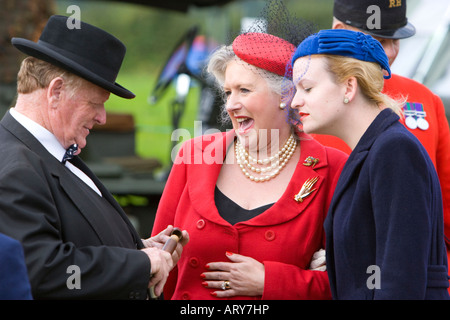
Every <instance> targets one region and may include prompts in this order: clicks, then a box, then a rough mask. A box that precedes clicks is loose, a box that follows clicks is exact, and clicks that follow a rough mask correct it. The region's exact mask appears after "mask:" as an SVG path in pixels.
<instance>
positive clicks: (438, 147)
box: [313, 0, 450, 292]
mask: <svg viewBox="0 0 450 320" xmlns="http://www.w3.org/2000/svg"><path fill="white" fill-rule="evenodd" d="M373 6H376V7H378V8H379V9H380V11H379V12H380V19H379V22H380V25H377V24H376V23H377V21H376V19H377V17H376V16H374V13H375V12H376V11H374V10H377V8H376V7H373ZM369 9H370V10H369ZM333 16H334V17H333V29H349V30H354V31H362V32H364V33H367V34H370V35H371V36H373V37H374V38H375V39H377V40H378V41H379V42H380V43H381V44H382V46H383V48H384V50H385V52H386V55H387V56H388V59H389V64H390V65H392V63H393V62H394V60H395V59H396V57H397V54H398V52H399V50H400V39H404V38H408V37H411V36H413V35H414V34H415V32H416V31H415V27H414V26H413V25H412V24H411V23H410V22H408V20H407V17H406V0H403V1H382V0H364V1H362V0H360V1H354V0H335V1H334V8H333ZM374 19H375V20H374ZM383 93H385V94H387V95H388V96H390V97H392V98H394V99H404V100H406V103H405V105H404V107H403V109H404V117H401V119H400V122H401V123H402V124H404V125H405V127H406V128H407V129H408V130H409V131H410V132H411V133H413V134H414V135H415V136H416V137H417V138H418V139H419V141H420V142H421V143H422V145H423V146H424V147H425V149H426V150H427V152H428V154H429V156H430V158H431V160H432V161H433V164H434V166H435V168H436V171H437V173H438V176H439V180H440V184H441V190H442V199H443V206H444V234H445V241H446V245H447V256H448V259H449V260H450V130H449V125H448V121H447V118H446V115H445V109H444V105H443V103H442V100H441V99H440V98H439V97H438V96H437V95H435V94H434V93H433V92H431V91H430V90H429V89H428V88H427V87H425V86H424V85H422V84H420V83H418V82H416V81H414V80H412V79H408V78H406V77H403V76H400V75H397V74H392V77H391V78H390V79H388V80H385V84H384V88H383ZM313 136H314V137H315V138H316V140H318V141H319V142H321V143H322V144H323V145H326V146H331V147H335V148H337V149H340V150H342V151H344V152H347V153H349V154H350V152H351V149H350V148H349V147H348V146H347V145H346V144H345V143H344V142H343V141H342V140H340V139H339V138H336V137H332V136H326V135H313ZM411 161H414V159H411ZM411 174H414V173H411ZM405 192H407V190H405ZM449 292H450V289H449Z"/></svg>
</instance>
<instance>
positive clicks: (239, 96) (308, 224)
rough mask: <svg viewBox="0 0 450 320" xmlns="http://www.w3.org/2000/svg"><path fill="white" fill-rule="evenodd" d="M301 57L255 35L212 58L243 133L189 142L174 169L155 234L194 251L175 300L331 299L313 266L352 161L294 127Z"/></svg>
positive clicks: (170, 294) (173, 284)
mask: <svg viewBox="0 0 450 320" xmlns="http://www.w3.org/2000/svg"><path fill="white" fill-rule="evenodd" d="M294 50H295V46H293V45H292V44H291V43H289V42H287V41H285V40H282V39H280V38H277V37H274V36H272V35H269V34H264V33H245V34H242V35H240V36H238V37H237V38H236V39H235V40H234V42H233V45H232V46H228V47H223V48H221V49H219V50H218V51H216V52H215V53H214V55H213V56H212V58H211V60H210V63H209V66H208V71H209V72H211V73H212V74H213V75H214V76H215V77H216V79H217V80H218V82H219V84H220V86H221V88H222V89H223V91H224V93H225V97H226V103H225V107H226V111H227V113H228V115H229V118H230V119H231V121H232V124H233V130H231V131H228V132H226V133H221V132H218V133H215V134H210V135H205V136H202V137H197V138H194V139H192V140H189V141H187V142H186V143H185V144H184V145H183V146H182V148H181V149H180V151H179V154H178V156H177V158H176V159H175V161H174V165H173V168H172V171H171V174H170V176H169V179H168V181H167V184H166V188H165V190H164V193H163V195H162V198H161V201H160V204H159V208H158V212H157V215H156V220H155V224H154V229H153V233H154V234H157V233H159V232H160V231H161V230H163V229H165V228H166V227H167V225H173V226H176V227H179V228H181V229H183V230H184V229H185V230H187V231H188V233H189V238H190V242H189V244H188V245H186V246H185V247H184V251H183V255H182V256H181V258H180V260H179V261H178V264H177V267H176V268H175V269H174V270H173V271H172V273H171V275H170V276H169V280H168V282H167V284H166V286H165V289H164V297H165V298H166V299H167V298H172V299H218V298H232V299H329V298H331V295H330V288H329V282H328V277H327V273H326V272H324V271H318V270H311V269H310V268H311V265H310V263H311V260H312V258H313V254H314V253H315V252H316V251H318V250H319V249H321V248H323V247H324V231H323V222H324V219H325V216H326V213H327V210H328V206H329V204H330V201H331V197H332V194H333V190H334V187H335V185H336V182H337V179H338V177H339V174H340V172H341V169H342V167H343V165H344V163H345V161H346V159H347V156H346V155H345V154H344V153H342V152H341V151H338V150H335V149H332V148H327V147H323V146H322V145H320V144H319V143H318V142H316V141H315V140H313V139H311V138H310V137H309V136H307V135H306V134H304V133H302V132H299V131H298V129H297V126H296V123H295V121H291V120H292V118H289V120H290V121H287V115H288V117H292V116H293V115H294V113H290V111H289V109H290V108H286V105H288V104H289V101H282V99H281V97H282V94H281V91H282V88H285V89H286V86H288V88H289V85H290V82H289V84H288V83H287V82H286V80H285V79H283V76H284V74H285V66H286V64H287V62H288V61H289V59H290V57H291V56H292V54H293V52H294ZM258 160H259V161H258Z"/></svg>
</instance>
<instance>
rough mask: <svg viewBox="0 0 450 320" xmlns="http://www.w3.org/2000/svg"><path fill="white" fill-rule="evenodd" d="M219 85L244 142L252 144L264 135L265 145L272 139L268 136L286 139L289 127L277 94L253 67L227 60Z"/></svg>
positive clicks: (237, 131)
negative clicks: (222, 83)
mask: <svg viewBox="0 0 450 320" xmlns="http://www.w3.org/2000/svg"><path fill="white" fill-rule="evenodd" d="M223 89H224V92H225V96H226V109H227V112H228V114H229V116H230V118H231V121H232V123H233V128H234V129H235V131H236V133H237V135H238V137H239V138H240V139H241V142H242V143H243V144H244V145H247V147H248V144H252V145H253V146H256V144H255V143H260V142H261V143H262V140H261V139H260V138H261V137H264V139H266V137H267V145H268V144H269V143H274V141H272V142H271V137H277V138H278V139H281V137H282V138H283V139H284V138H286V139H287V137H288V136H289V133H288V132H289V131H290V127H289V124H288V123H287V121H286V116H285V112H284V111H282V110H280V108H279V105H280V102H281V97H280V95H278V94H276V93H275V92H273V91H272V90H271V89H270V88H269V87H268V85H267V81H266V80H265V79H264V78H263V77H262V76H261V75H260V74H259V73H258V71H257V70H256V69H253V68H252V67H251V66H249V65H247V64H245V63H242V62H238V61H231V62H230V63H228V65H227V69H226V71H225V82H224V86H223ZM286 136H287V137H286ZM272 140H273V139H272ZM280 143H281V144H283V143H284V141H280ZM264 144H266V143H265V141H264ZM260 147H261V146H260Z"/></svg>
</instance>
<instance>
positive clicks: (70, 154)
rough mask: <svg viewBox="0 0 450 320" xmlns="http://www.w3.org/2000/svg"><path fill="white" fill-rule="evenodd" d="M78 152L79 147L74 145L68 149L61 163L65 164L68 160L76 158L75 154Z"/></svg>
mask: <svg viewBox="0 0 450 320" xmlns="http://www.w3.org/2000/svg"><path fill="white" fill-rule="evenodd" d="M77 150H78V145H77V144H73V145H71V146H70V147H69V148H67V150H66V153H65V154H64V157H63V159H62V161H61V163H63V164H65V163H66V161H67V160H70V159H72V158H73V157H74V154H75V152H77Z"/></svg>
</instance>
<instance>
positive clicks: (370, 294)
mask: <svg viewBox="0 0 450 320" xmlns="http://www.w3.org/2000/svg"><path fill="white" fill-rule="evenodd" d="M398 119H399V118H398V116H397V115H396V114H394V113H393V112H392V111H391V110H390V109H386V110H383V111H382V112H381V113H380V114H379V115H378V116H377V118H376V119H375V120H374V121H373V123H372V124H371V125H370V126H369V128H368V129H367V131H366V132H365V133H364V135H363V136H362V138H361V140H360V141H359V143H358V145H357V146H356V148H355V149H354V150H353V152H352V153H351V154H350V157H349V159H348V160H347V163H346V164H345V167H344V169H343V171H342V173H341V176H340V178H339V181H338V184H337V186H336V190H335V193H334V196H333V200H332V202H331V205H330V209H329V211H328V215H327V218H326V221H325V232H326V240H327V243H326V246H327V250H326V252H327V257H326V258H327V270H328V276H329V279H330V286H331V291H332V295H333V298H334V299H448V298H449V295H448V291H447V287H448V284H449V282H448V276H447V257H446V249H445V243H444V233H443V209H442V197H441V190H440V184H439V180H438V176H437V174H436V171H435V169H434V166H433V163H432V162H431V160H430V159H429V157H428V155H427V152H426V150H425V149H424V148H423V146H422V145H421V144H420V142H419V141H418V140H417V139H416V138H415V137H414V136H413V135H412V134H411V133H409V132H408V131H407V130H406V129H405V127H404V126H403V125H402V124H400V123H399V122H398Z"/></svg>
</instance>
